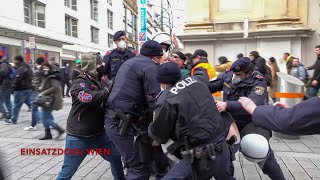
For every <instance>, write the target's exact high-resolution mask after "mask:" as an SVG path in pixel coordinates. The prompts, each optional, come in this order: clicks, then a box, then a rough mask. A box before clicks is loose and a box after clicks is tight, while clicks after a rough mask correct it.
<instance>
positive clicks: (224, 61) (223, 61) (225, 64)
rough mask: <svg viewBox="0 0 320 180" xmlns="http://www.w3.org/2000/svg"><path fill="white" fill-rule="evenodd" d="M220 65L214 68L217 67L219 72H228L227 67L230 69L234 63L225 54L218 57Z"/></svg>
mask: <svg viewBox="0 0 320 180" xmlns="http://www.w3.org/2000/svg"><path fill="white" fill-rule="evenodd" d="M218 61H219V63H220V64H219V65H216V66H215V67H214V68H215V69H216V71H217V72H219V73H224V72H226V70H227V69H229V68H230V67H231V65H232V62H231V61H228V59H227V58H226V57H225V56H220V57H219V58H218Z"/></svg>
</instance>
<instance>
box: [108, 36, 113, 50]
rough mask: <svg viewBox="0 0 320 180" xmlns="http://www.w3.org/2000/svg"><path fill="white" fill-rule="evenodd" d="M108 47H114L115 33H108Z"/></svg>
mask: <svg viewBox="0 0 320 180" xmlns="http://www.w3.org/2000/svg"><path fill="white" fill-rule="evenodd" d="M108 47H109V48H112V47H113V35H112V34H108Z"/></svg>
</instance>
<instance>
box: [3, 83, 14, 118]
mask: <svg viewBox="0 0 320 180" xmlns="http://www.w3.org/2000/svg"><path fill="white" fill-rule="evenodd" d="M11 92H12V89H11V88H8V89H0V112H1V113H3V114H8V115H9V116H11V112H12V104H11V100H10V96H11ZM4 107H5V108H4Z"/></svg>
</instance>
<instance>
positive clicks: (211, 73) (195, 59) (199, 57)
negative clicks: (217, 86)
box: [190, 49, 222, 98]
mask: <svg viewBox="0 0 320 180" xmlns="http://www.w3.org/2000/svg"><path fill="white" fill-rule="evenodd" d="M191 58H192V63H193V68H192V70H191V73H190V74H191V76H193V75H194V73H195V71H197V69H199V68H202V69H205V70H206V72H207V75H208V78H209V79H213V78H215V77H217V72H216V70H215V69H214V68H213V67H212V65H211V64H210V63H209V62H208V53H207V52H206V51H205V50H203V49H197V50H196V51H195V52H194V53H193V55H192V57H191ZM212 95H213V96H214V97H216V98H221V96H222V94H221V92H220V91H218V92H216V93H213V94H212Z"/></svg>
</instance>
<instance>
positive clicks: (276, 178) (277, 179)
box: [238, 122, 285, 180]
mask: <svg viewBox="0 0 320 180" xmlns="http://www.w3.org/2000/svg"><path fill="white" fill-rule="evenodd" d="M238 128H239V131H240V132H241V136H243V135H244V134H249V133H257V134H261V135H262V136H264V137H266V138H267V139H269V137H271V134H269V131H268V130H265V129H263V128H260V127H256V126H254V125H253V124H252V122H250V123H248V124H246V125H245V126H244V127H243V128H241V127H240V126H238ZM245 132H247V133H245ZM242 133H243V135H242ZM270 133H271V131H270ZM257 164H258V165H259V167H260V168H261V170H262V171H263V173H264V174H266V175H268V176H269V178H270V179H272V180H284V179H285V177H284V175H283V173H282V170H281V168H280V166H279V164H278V163H277V160H276V159H275V157H274V153H273V151H272V149H271V147H270V148H269V152H268V157H267V158H266V159H265V160H264V161H261V162H258V163H257Z"/></svg>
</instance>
